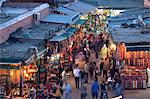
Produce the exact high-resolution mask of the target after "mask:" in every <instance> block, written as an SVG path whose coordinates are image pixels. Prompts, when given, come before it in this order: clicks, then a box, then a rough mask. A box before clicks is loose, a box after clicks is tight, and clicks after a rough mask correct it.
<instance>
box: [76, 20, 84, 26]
mask: <svg viewBox="0 0 150 99" xmlns="http://www.w3.org/2000/svg"><path fill="white" fill-rule="evenodd" d="M86 21H87V20H86V19H79V20H78V21H77V22H76V24H80V25H83V24H84V23H85V22H86Z"/></svg>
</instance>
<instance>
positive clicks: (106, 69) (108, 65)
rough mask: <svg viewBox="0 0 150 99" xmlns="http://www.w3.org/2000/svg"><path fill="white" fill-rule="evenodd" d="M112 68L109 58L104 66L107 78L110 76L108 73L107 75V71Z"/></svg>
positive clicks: (104, 73) (104, 74)
mask: <svg viewBox="0 0 150 99" xmlns="http://www.w3.org/2000/svg"><path fill="white" fill-rule="evenodd" d="M109 69H110V63H109V59H107V58H106V59H105V62H104V66H103V77H104V76H105V77H106V79H107V78H108V75H107V71H108V70H109Z"/></svg>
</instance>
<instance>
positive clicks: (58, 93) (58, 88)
mask: <svg viewBox="0 0 150 99" xmlns="http://www.w3.org/2000/svg"><path fill="white" fill-rule="evenodd" d="M54 96H55V98H56V99H60V97H61V91H60V85H59V84H58V83H57V85H56V92H55V94H54Z"/></svg>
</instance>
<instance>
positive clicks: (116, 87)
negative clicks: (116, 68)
mask: <svg viewBox="0 0 150 99" xmlns="http://www.w3.org/2000/svg"><path fill="white" fill-rule="evenodd" d="M114 79H115V83H114V87H113V89H114V95H115V97H117V96H120V95H122V86H121V80H120V78H119V76H116V77H115V78H114Z"/></svg>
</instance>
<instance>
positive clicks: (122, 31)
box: [110, 27, 150, 44]
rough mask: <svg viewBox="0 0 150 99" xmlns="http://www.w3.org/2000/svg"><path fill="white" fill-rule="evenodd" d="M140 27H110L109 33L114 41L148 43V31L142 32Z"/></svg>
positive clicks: (149, 41) (149, 35)
mask: <svg viewBox="0 0 150 99" xmlns="http://www.w3.org/2000/svg"><path fill="white" fill-rule="evenodd" d="M141 30H142V29H133V28H121V27H117V28H113V29H112V28H111V29H110V33H111V35H112V38H113V40H114V41H115V42H124V43H142V42H145V43H149V44H150V33H147V34H142V33H141Z"/></svg>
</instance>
